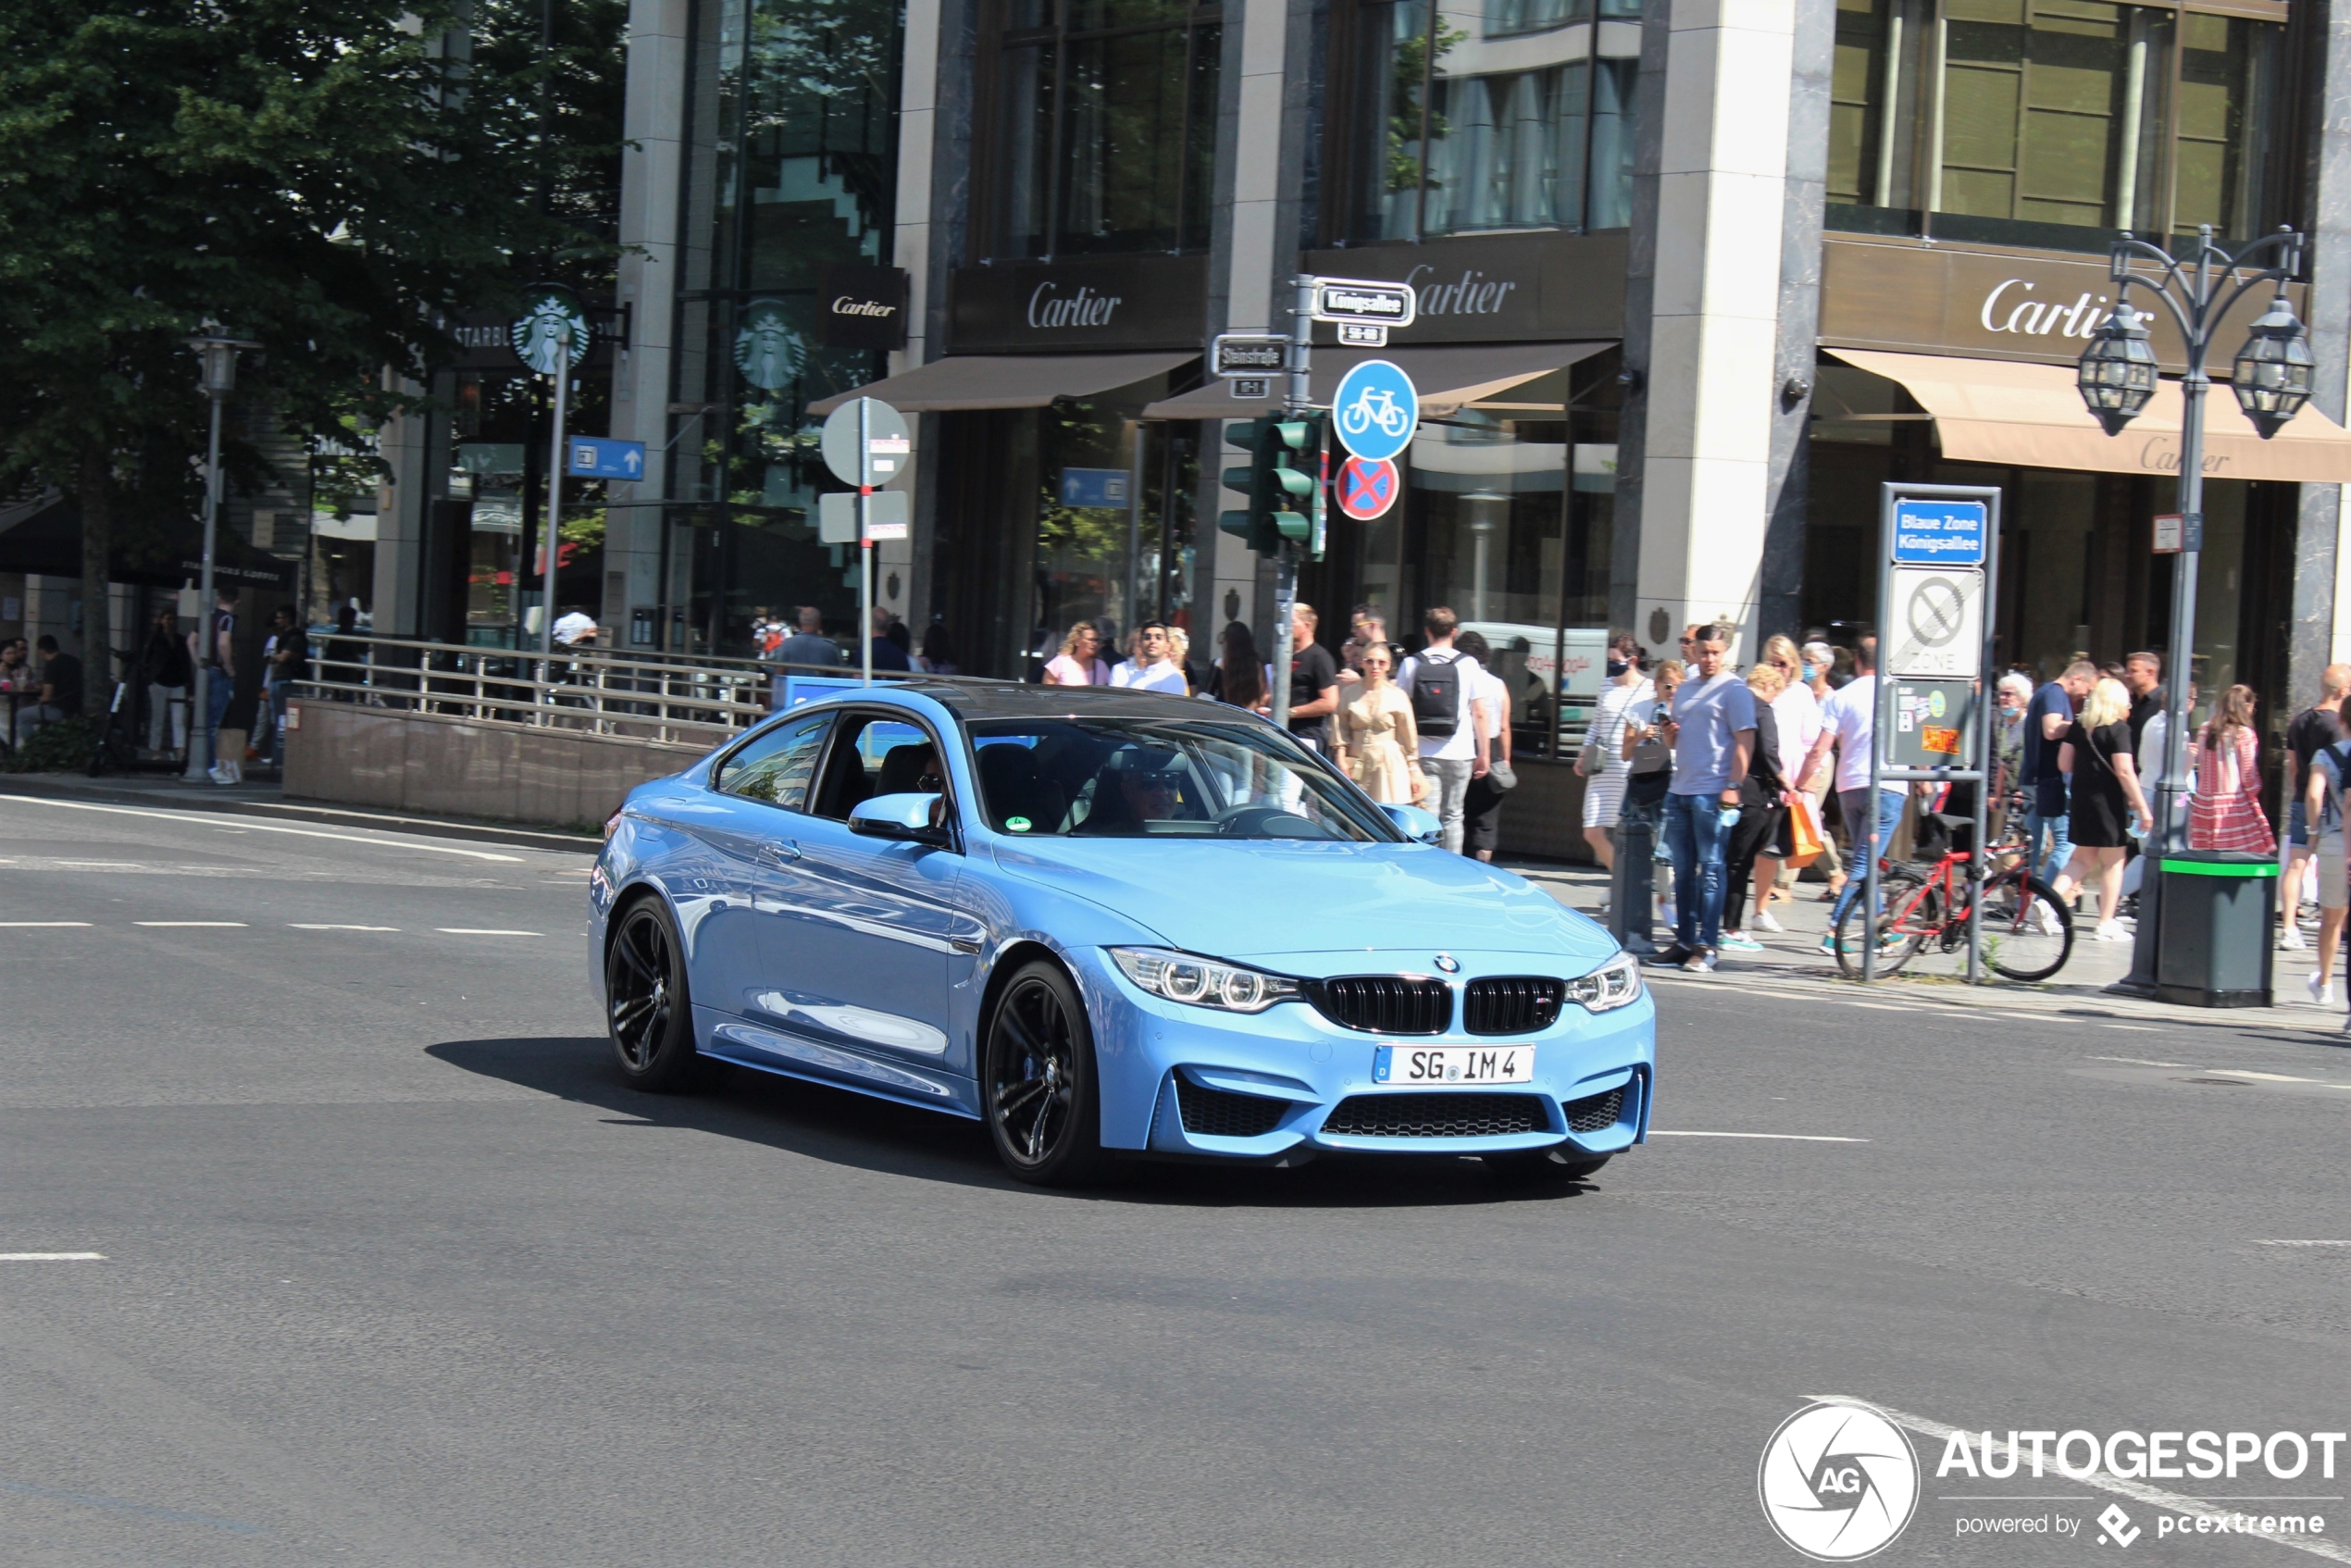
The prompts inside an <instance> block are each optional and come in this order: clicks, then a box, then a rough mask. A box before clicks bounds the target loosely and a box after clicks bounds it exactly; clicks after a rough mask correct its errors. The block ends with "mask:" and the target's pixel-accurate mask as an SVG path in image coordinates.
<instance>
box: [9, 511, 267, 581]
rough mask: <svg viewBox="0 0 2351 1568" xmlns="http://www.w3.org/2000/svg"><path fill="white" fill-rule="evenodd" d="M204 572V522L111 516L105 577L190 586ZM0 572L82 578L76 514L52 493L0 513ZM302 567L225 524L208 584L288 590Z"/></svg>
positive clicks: (185, 518)
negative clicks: (259, 546)
mask: <svg viewBox="0 0 2351 1568" xmlns="http://www.w3.org/2000/svg"><path fill="white" fill-rule="evenodd" d="M203 570H204V525H203V524H202V523H199V522H198V521H196V519H195V518H193V517H190V516H172V515H168V514H167V515H161V516H158V515H155V514H137V513H134V514H132V515H130V516H117V517H116V518H115V525H114V550H113V553H112V554H110V555H108V556H107V558H106V580H107V581H109V582H122V583H138V584H141V585H143V586H145V587H149V588H179V587H180V586H182V585H183V584H192V583H193V582H194V581H195V580H196V579H197V576H198V574H200V573H201V572H202V571H203ZM0 572H39V573H40V574H42V575H43V576H44V577H61V578H79V577H80V576H81V508H80V507H79V506H77V505H75V504H74V503H73V502H71V501H69V500H66V499H64V498H62V497H60V496H57V495H55V494H51V495H48V496H44V497H43V498H42V499H41V500H39V501H37V502H33V503H29V504H23V505H18V506H9V507H6V508H0ZM301 572H302V566H301V563H299V562H296V561H289V560H286V559H284V558H283V557H282V556H278V555H272V554H268V553H267V551H262V550H256V549H255V548H254V547H253V546H252V545H250V544H248V543H246V542H245V541H244V539H243V536H242V535H239V534H235V533H231V532H230V530H229V529H228V528H227V527H226V526H225V525H224V526H223V527H222V528H221V529H219V530H218V537H217V538H216V540H215V541H214V545H213V574H212V575H213V580H214V581H215V582H218V583H222V584H225V585H227V586H230V587H235V588H266V589H269V590H271V591H275V592H279V593H292V591H294V587H295V584H296V582H297V580H298V579H299V578H300V576H301Z"/></svg>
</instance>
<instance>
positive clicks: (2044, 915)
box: [2033, 900, 2065, 937]
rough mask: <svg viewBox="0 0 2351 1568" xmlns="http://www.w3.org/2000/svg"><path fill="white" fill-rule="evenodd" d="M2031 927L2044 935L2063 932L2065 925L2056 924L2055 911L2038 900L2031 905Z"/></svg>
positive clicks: (2050, 935)
mask: <svg viewBox="0 0 2351 1568" xmlns="http://www.w3.org/2000/svg"><path fill="white" fill-rule="evenodd" d="M2033 927H2034V929H2035V930H2037V931H2039V932H2040V933H2041V934H2042V935H2043V936H2045V937H2059V936H2063V935H2064V934H2065V927H2062V926H2060V925H2059V924H2058V917H2057V911H2056V910H2054V909H2051V908H2050V907H2049V906H2048V905H2047V904H2046V903H2043V902H2039V901H2038V900H2035V901H2034V905H2033Z"/></svg>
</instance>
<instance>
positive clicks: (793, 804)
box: [713, 713, 832, 811]
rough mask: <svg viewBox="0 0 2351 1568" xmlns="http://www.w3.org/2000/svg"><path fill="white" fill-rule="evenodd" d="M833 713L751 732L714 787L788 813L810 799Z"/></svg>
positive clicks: (722, 769)
mask: <svg viewBox="0 0 2351 1568" xmlns="http://www.w3.org/2000/svg"><path fill="white" fill-rule="evenodd" d="M831 722H832V715H830V714H829V713H823V714H811V715H809V716H807V717H805V718H799V719H788V720H786V721H785V722H784V723H782V724H779V725H777V726H775V727H774V728H770V729H767V730H765V731H764V732H762V733H761V734H759V735H755V736H753V738H752V739H751V740H749V741H748V742H747V743H745V744H744V745H743V746H742V747H740V749H739V750H737V751H736V753H735V754H734V755H732V756H730V757H728V759H727V760H726V762H724V763H723V764H721V765H719V769H718V777H717V778H715V780H713V787H714V788H715V789H716V790H719V791H720V792H721V793H723V794H728V795H740V796H742V797H743V798H744V799H746V800H753V801H765V802H766V803H768V804H770V805H778V806H782V807H784V808H785V809H786V810H789V811H802V810H804V809H806V807H807V803H808V781H809V778H811V777H812V776H813V775H814V774H815V771H816V758H817V756H818V754H819V753H822V752H823V750H824V748H825V729H826V727H827V725H829V724H830V723H831Z"/></svg>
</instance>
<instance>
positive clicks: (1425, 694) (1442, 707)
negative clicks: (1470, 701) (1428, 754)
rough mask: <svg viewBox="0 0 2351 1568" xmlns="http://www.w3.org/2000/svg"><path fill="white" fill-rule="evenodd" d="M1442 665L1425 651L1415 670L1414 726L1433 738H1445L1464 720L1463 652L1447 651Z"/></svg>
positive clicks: (1413, 681)
mask: <svg viewBox="0 0 2351 1568" xmlns="http://www.w3.org/2000/svg"><path fill="white" fill-rule="evenodd" d="M1443 657H1444V662H1443V663H1442V664H1439V663H1438V662H1437V658H1436V657H1435V656H1433V655H1431V654H1427V653H1423V654H1422V655H1421V657H1420V664H1419V666H1417V667H1416V668H1414V670H1413V671H1412V725H1413V727H1414V728H1417V729H1418V730H1419V731H1420V732H1421V734H1422V735H1423V736H1424V738H1426V739H1428V740H1444V739H1445V738H1446V737H1447V736H1449V735H1450V734H1452V733H1453V731H1454V730H1455V729H1456V728H1459V726H1460V723H1461V712H1462V671H1461V662H1460V661H1461V655H1460V654H1459V653H1447V654H1445V655H1444V656H1443Z"/></svg>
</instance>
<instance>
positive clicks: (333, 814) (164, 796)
mask: <svg viewBox="0 0 2351 1568" xmlns="http://www.w3.org/2000/svg"><path fill="white" fill-rule="evenodd" d="M12 794H14V795H38V796H41V797H43V798H44V799H49V800H71V801H87V802H90V803H93V804H104V805H130V806H148V807H152V808H155V809H157V810H163V811H205V812H222V813H226V814H229V815H244V816H266V817H269V818H271V819H273V820H276V821H280V822H308V823H315V824H317V825H320V826H331V827H338V828H372V829H374V830H375V831H377V832H380V833H419V834H424V835H427V836H429V837H432V838H438V839H458V840H467V841H470V842H477V843H493V844H520V845H522V846H524V847H525V848H527V849H541V850H570V851H575V852H579V853H582V854H594V853H595V852H597V851H598V850H599V849H600V848H602V845H601V844H600V843H599V842H598V841H597V840H594V839H592V838H588V837H585V836H583V835H581V834H578V833H556V832H551V831H549V830H548V829H546V828H531V827H524V826H520V825H516V824H510V823H501V822H480V821H473V820H468V819H465V818H453V817H433V816H419V815H414V814H412V813H407V812H392V811H379V810H376V809H374V808H372V807H365V806H339V805H330V804H328V803H324V802H317V801H290V800H287V799H285V798H284V796H283V794H282V793H281V792H280V789H279V786H278V781H277V779H276V778H248V779H247V780H246V781H245V782H243V783H242V784H227V785H222V784H214V783H211V782H209V781H199V782H193V783H192V782H190V781H189V780H187V779H185V778H180V776H179V775H177V774H163V773H134V774H130V775H110V776H108V777H106V778H88V777H86V776H85V775H82V774H79V773H11V774H5V775H0V795H12Z"/></svg>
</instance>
